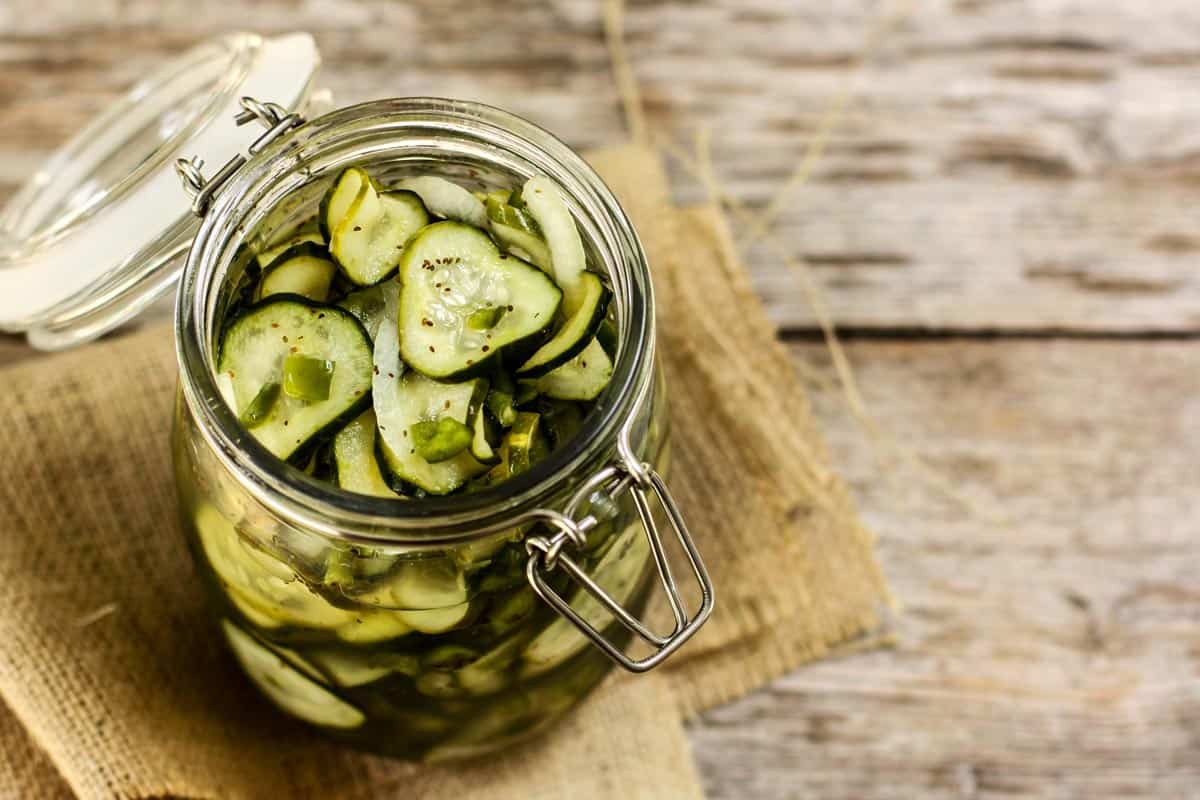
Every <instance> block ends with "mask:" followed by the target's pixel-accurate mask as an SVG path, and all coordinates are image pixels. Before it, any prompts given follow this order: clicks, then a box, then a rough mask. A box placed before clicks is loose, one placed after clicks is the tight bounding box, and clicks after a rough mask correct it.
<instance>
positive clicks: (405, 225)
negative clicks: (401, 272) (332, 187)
mask: <svg viewBox="0 0 1200 800" xmlns="http://www.w3.org/2000/svg"><path fill="white" fill-rule="evenodd" d="M330 221H331V222H332V218H331V219H330ZM428 222H429V214H428V213H427V212H426V211H425V206H424V205H422V204H421V200H420V198H418V197H417V196H416V195H415V194H413V193H412V192H385V193H383V194H380V193H379V192H377V191H376V190H375V186H374V185H373V184H372V183H371V182H370V181H366V182H363V181H361V179H360V180H359V189H358V194H357V195H356V197H355V199H354V202H353V203H352V204H351V205H350V208H349V210H348V211H347V212H346V215H345V217H343V218H342V219H341V221H340V222H338V223H337V226H336V227H335V228H333V236H332V237H331V238H330V240H329V252H330V254H331V255H332V256H333V258H334V260H335V261H337V264H338V266H339V267H341V269H342V273H343V274H344V275H345V276H346V277H347V278H349V279H350V280H351V281H352V282H353V283H355V284H357V285H359V286H371V285H374V284H376V283H379V282H380V281H382V280H383V279H384V278H386V277H387V276H388V275H389V274H391V272H392V271H393V270H395V268H396V265H397V264H399V263H400V256H401V253H402V252H403V250H404V243H405V242H407V241H408V239H409V238H410V237H411V236H412V235H413V234H414V233H416V232H417V231H418V230H420V229H421V228H422V227H424V226H425V225H426V224H427V223H428Z"/></svg>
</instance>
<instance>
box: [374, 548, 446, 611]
mask: <svg viewBox="0 0 1200 800" xmlns="http://www.w3.org/2000/svg"><path fill="white" fill-rule="evenodd" d="M357 599H358V600H359V601H360V602H362V603H366V604H369V605H374V606H377V607H379V608H386V609H393V610H428V609H444V608H450V607H453V606H458V605H462V604H463V603H466V601H467V599H468V597H467V582H466V576H464V575H463V572H462V570H461V569H459V568H458V566H457V565H456V564H455V563H454V562H453V561H452V560H451V559H449V558H444V557H437V558H412V559H407V560H405V561H404V562H402V563H401V564H400V568H399V569H398V570H397V571H396V574H395V575H394V576H393V577H392V578H391V579H390V580H388V581H387V582H386V583H384V584H382V585H380V586H378V587H376V588H374V589H372V590H371V591H369V592H367V593H365V594H361V595H358V596H357Z"/></svg>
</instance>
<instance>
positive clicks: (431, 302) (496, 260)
mask: <svg viewBox="0 0 1200 800" xmlns="http://www.w3.org/2000/svg"><path fill="white" fill-rule="evenodd" d="M472 199H473V198H472ZM400 275H401V282H402V284H403V288H402V289H401V291H400V315H399V327H400V352H401V355H402V356H403V358H404V361H405V362H406V363H407V364H408V365H409V366H411V367H412V368H413V369H416V370H418V371H419V372H421V373H423V374H425V375H428V376H429V377H431V378H437V379H439V380H453V379H455V378H459V377H464V376H468V375H472V374H481V373H484V372H486V371H488V370H489V369H490V365H491V363H492V362H493V359H495V358H496V356H498V355H499V354H500V353H501V352H502V351H504V350H505V349H507V348H510V347H514V346H516V345H520V344H522V343H525V342H526V341H529V340H531V339H533V338H534V337H537V336H540V335H541V334H542V332H543V331H545V330H546V328H547V327H548V326H549V325H550V324H551V323H552V322H553V320H554V315H555V313H556V312H557V311H558V307H559V304H560V302H561V300H562V292H561V291H560V290H559V288H558V287H557V286H555V285H554V282H553V281H551V280H550V279H549V278H548V277H547V276H546V274H545V273H543V272H542V271H541V270H539V269H537V268H536V267H534V266H532V265H530V264H527V263H526V262H524V261H521V260H520V259H517V258H512V257H510V256H505V255H503V254H502V253H501V252H500V251H499V249H498V248H497V247H496V244H495V243H494V242H493V241H492V240H491V239H489V238H488V237H487V235H486V234H485V233H483V232H482V231H480V230H478V229H476V228H472V227H470V226H468V225H463V224H461V223H458V222H438V223H435V224H433V225H430V226H428V227H426V228H425V229H424V230H422V231H421V232H420V233H419V234H417V235H416V236H415V237H413V239H412V240H410V241H409V243H408V245H407V247H405V250H404V256H403V258H402V260H401V263H400ZM483 309H503V310H504V313H503V314H501V315H499V319H498V320H497V321H496V322H495V324H494V326H493V327H491V328H487V329H483V330H479V329H476V328H472V327H471V326H470V325H468V320H470V319H471V318H472V315H473V314H475V313H476V312H478V311H480V310H483Z"/></svg>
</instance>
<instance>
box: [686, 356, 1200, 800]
mask: <svg viewBox="0 0 1200 800" xmlns="http://www.w3.org/2000/svg"><path fill="white" fill-rule="evenodd" d="M849 350H850V356H851V359H852V360H853V361H854V362H855V364H856V365H857V367H858V370H859V378H860V379H861V381H862V386H863V390H864V393H865V395H866V397H867V400H868V402H869V403H870V404H871V405H872V407H873V409H874V411H875V412H876V416H877V418H878V419H879V420H880V422H881V423H882V424H883V426H884V427H885V428H886V429H887V430H890V431H893V432H894V433H895V434H896V435H897V436H898V437H899V439H900V440H901V441H902V442H903V443H904V444H905V446H907V447H909V448H911V449H912V450H913V451H914V452H916V453H917V454H918V455H920V456H921V457H922V458H924V459H925V460H926V461H927V462H928V463H929V464H930V465H932V466H933V467H934V468H935V469H937V470H938V471H939V472H940V473H941V474H943V475H945V476H947V477H948V478H950V479H951V480H952V481H953V483H954V484H955V485H956V486H957V487H958V488H959V489H960V490H961V491H962V492H963V493H964V494H965V495H966V496H967V497H969V498H970V499H971V500H972V501H973V502H974V503H975V504H976V505H977V506H978V509H977V512H978V513H976V514H972V513H970V512H968V511H967V510H966V509H964V508H963V507H962V506H961V505H958V504H956V503H955V502H951V501H947V500H946V499H945V497H944V496H940V495H939V494H938V493H936V492H933V491H930V490H929V489H928V488H926V487H924V486H922V485H920V484H917V483H914V482H913V481H912V479H911V478H910V477H906V476H905V475H903V474H900V475H899V476H898V479H899V485H900V486H901V491H900V492H899V496H898V497H897V496H895V495H894V494H893V493H891V492H890V491H889V489H888V482H887V481H886V480H885V479H884V478H883V477H881V474H880V470H879V468H878V466H877V464H876V462H875V460H874V457H873V455H872V453H871V451H870V449H869V447H868V446H867V444H866V440H865V438H864V436H863V435H862V433H861V432H860V431H858V430H857V429H856V427H855V426H854V424H853V423H851V422H850V421H849V420H848V417H847V414H846V412H845V410H844V408H843V406H842V405H841V400H840V398H839V397H838V396H837V395H836V394H835V392H834V391H833V390H831V389H828V388H822V387H821V386H814V387H813V388H814V394H813V396H814V403H815V408H816V410H817V413H818V417H819V419H820V421H821V422H822V423H823V427H824V429H825V430H826V432H827V438H828V441H829V445H830V449H831V451H832V452H833V454H834V457H835V461H836V462H837V463H838V465H839V466H840V467H841V469H842V471H843V474H844V475H845V476H846V477H847V478H848V479H849V480H850V481H851V482H852V483H853V485H854V487H855V490H856V493H857V495H858V497H859V499H860V501H861V507H862V509H863V511H864V513H865V515H866V517H867V519H868V520H869V522H870V523H871V525H872V526H873V527H874V529H875V530H876V531H877V532H878V533H879V535H880V557H881V561H882V563H883V564H884V565H885V569H886V571H887V573H888V578H889V581H890V582H891V584H892V587H893V589H894V591H895V592H896V594H897V596H898V597H900V598H901V600H902V601H903V602H904V604H905V609H904V610H903V611H902V612H901V614H900V615H899V616H898V617H897V620H896V623H895V630H896V633H897V634H898V635H899V643H898V644H897V646H896V647H895V648H894V649H891V650H887V651H881V652H876V653H872V654H869V655H865V656H858V657H855V658H853V659H847V660H842V661H831V662H825V663H820V664H816V665H813V666H811V667H808V668H805V669H802V670H800V671H798V672H796V673H794V674H792V675H791V676H789V677H787V678H785V679H783V680H781V681H779V682H777V683H776V684H775V685H774V686H772V687H770V688H769V689H766V690H764V691H762V692H759V693H757V694H755V695H753V696H751V697H749V698H746V699H744V700H743V701H741V702H738V703H735V704H732V705H730V706H728V707H723V708H720V709H716V710H714V711H712V712H710V713H709V714H707V715H705V717H704V718H703V719H702V720H700V721H699V723H698V724H696V725H695V726H694V727H693V729H692V736H693V742H694V749H695V752H696V754H697V758H698V759H699V762H700V764H701V765H702V768H703V772H704V775H705V779H706V783H707V786H708V788H709V790H710V791H711V793H712V796H713V797H715V798H743V797H755V798H762V799H763V800H769V799H770V798H795V797H823V798H867V797H881V798H882V797H946V798H951V797H1000V796H1007V795H1016V796H1032V797H1054V798H1067V797H1088V798H1097V797H1124V798H1132V797H1139V798H1140V797H1147V798H1149V797H1195V796H1196V792H1197V790H1198V787H1200V739H1197V737H1196V735H1195V731H1196V729H1197V725H1200V682H1198V679H1197V675H1198V670H1200V660H1198V659H1200V633H1198V628H1197V625H1196V621H1197V619H1200V592H1198V591H1197V590H1196V577H1195V576H1196V575H1197V574H1198V571H1200V540H1198V539H1197V537H1196V520H1197V519H1200V494H1198V493H1197V492H1196V491H1195V488H1196V482H1195V480H1194V478H1193V476H1194V474H1195V464H1196V462H1197V460H1200V403H1198V402H1197V400H1196V398H1197V397H1200V369H1198V367H1200V348H1197V347H1195V346H1194V345H1191V344H1187V343H1169V342H1167V343H1129V342H1125V343H1112V342H1044V341H1031V342H1020V343H1013V342H1007V343H997V342H988V343H966V342H954V341H951V342H935V343H890V344H880V343H869V342H862V343H855V344H853V345H851V346H850V348H849ZM794 352H795V353H796V356H797V358H798V359H799V361H800V362H801V363H802V364H805V365H807V366H808V367H809V368H810V369H813V370H817V371H818V373H819V374H825V375H828V376H829V377H832V371H831V370H830V369H829V367H828V364H827V359H826V355H825V352H824V349H823V347H822V345H820V344H815V343H814V344H804V345H796V346H795V347H794ZM981 515H982V516H987V517H993V518H996V520H997V521H988V520H987V519H983V518H981Z"/></svg>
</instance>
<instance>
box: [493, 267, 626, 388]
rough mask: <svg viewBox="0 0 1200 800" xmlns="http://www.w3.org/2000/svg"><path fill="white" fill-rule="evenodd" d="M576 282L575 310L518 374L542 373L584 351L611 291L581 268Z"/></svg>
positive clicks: (602, 319) (534, 374) (597, 276)
mask: <svg viewBox="0 0 1200 800" xmlns="http://www.w3.org/2000/svg"><path fill="white" fill-rule="evenodd" d="M579 283H580V297H579V299H578V305H576V307H575V310H574V312H572V314H571V316H570V317H569V318H567V321H566V322H565V323H564V324H563V326H562V327H561V328H559V329H558V331H557V332H556V333H555V334H554V337H553V338H551V339H550V341H548V342H546V343H545V344H544V345H542V346H541V347H539V348H538V350H537V352H536V353H534V354H533V355H532V356H530V357H529V360H528V361H526V362H525V363H524V364H522V365H521V366H520V367H519V368H518V369H517V375H519V376H521V377H522V378H536V377H537V376H539V375H545V374H546V373H547V372H550V370H552V369H554V368H555V367H558V366H560V365H562V364H565V363H567V362H568V361H570V360H571V359H572V358H574V357H575V356H577V355H579V354H580V353H581V352H583V350H584V348H586V347H587V346H588V343H589V342H591V341H592V339H593V338H594V337H595V335H596V331H597V330H598V329H599V328H600V323H602V322H604V315H605V314H607V313H608V302H609V299H610V298H611V297H612V292H610V291H609V289H608V287H607V286H605V285H604V281H602V280H601V279H600V276H599V275H597V274H596V273H594V272H584V273H583V274H582V275H580V276H579Z"/></svg>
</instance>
